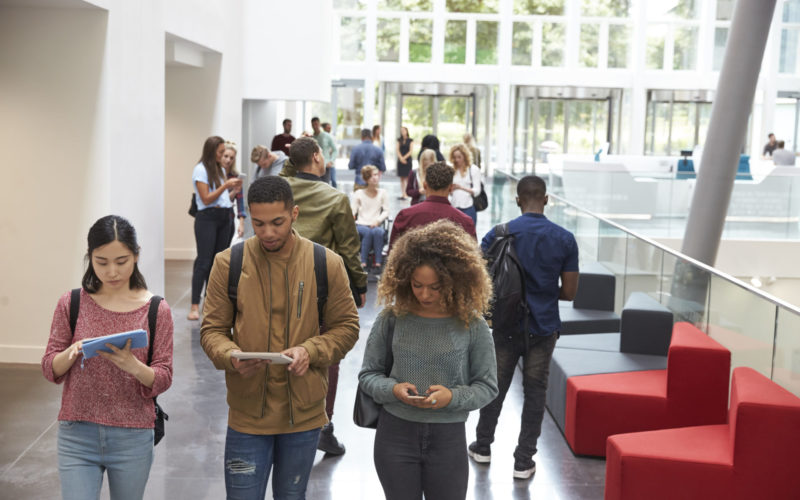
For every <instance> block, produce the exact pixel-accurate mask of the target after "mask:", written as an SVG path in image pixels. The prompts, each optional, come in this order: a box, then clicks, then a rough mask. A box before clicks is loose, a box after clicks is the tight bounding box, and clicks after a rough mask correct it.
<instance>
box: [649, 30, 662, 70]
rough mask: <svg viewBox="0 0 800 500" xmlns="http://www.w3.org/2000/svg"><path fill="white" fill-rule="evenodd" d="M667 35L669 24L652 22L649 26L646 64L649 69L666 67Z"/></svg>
mask: <svg viewBox="0 0 800 500" xmlns="http://www.w3.org/2000/svg"><path fill="white" fill-rule="evenodd" d="M666 35H667V26H666V25H664V24H650V25H648V27H647V55H646V60H645V65H646V67H647V69H663V68H664V40H665V39H666Z"/></svg>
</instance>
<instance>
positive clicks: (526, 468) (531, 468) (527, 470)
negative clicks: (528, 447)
mask: <svg viewBox="0 0 800 500" xmlns="http://www.w3.org/2000/svg"><path fill="white" fill-rule="evenodd" d="M535 473H536V462H534V461H533V460H528V461H527V462H525V463H523V462H520V461H519V460H515V461H514V479H530V477H531V476H532V475H534V474H535Z"/></svg>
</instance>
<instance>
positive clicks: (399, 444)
mask: <svg viewBox="0 0 800 500" xmlns="http://www.w3.org/2000/svg"><path fill="white" fill-rule="evenodd" d="M373 457H374V460H375V470H376V471H377V472H378V479H380V481H381V486H382V487H383V493H384V495H386V499H387V500H400V499H403V500H405V499H409V500H411V499H414V500H418V499H421V498H422V494H423V493H425V498H430V499H435V500H450V499H452V500H463V499H464V498H465V497H466V496H467V481H468V479H469V465H468V464H467V462H468V460H467V436H466V432H465V431H464V422H456V423H450V424H426V423H421V422H411V421H409V420H404V419H402V418H398V417H395V416H394V415H392V414H391V413H389V412H387V411H386V410H381V413H380V417H379V418H378V429H377V431H376V433H375V447H374V450H373Z"/></svg>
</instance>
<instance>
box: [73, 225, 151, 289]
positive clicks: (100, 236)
mask: <svg viewBox="0 0 800 500" xmlns="http://www.w3.org/2000/svg"><path fill="white" fill-rule="evenodd" d="M86 239H87V241H88V243H89V249H88V250H87V251H86V260H87V262H88V263H89V265H88V267H87V268H86V273H85V274H84V275H83V282H82V285H83V289H84V290H86V291H87V292H89V293H97V292H98V291H100V287H101V286H103V282H102V281H100V278H98V277H97V274H96V273H95V272H94V267H92V252H94V251H95V249H97V248H99V247H101V246H103V245H107V244H109V243H111V242H112V241H119V242H120V243H122V244H123V245H125V246H126V247H128V249H129V250H130V251H131V252H133V255H134V257H138V256H139V244H138V243H137V242H136V230H135V229H134V228H133V226H132V225H131V223H130V222H128V220H127V219H125V218H124V217H120V216H119V215H106V216H105V217H102V218H100V219H97V222H95V223H94V224H93V225H92V227H91V228H90V229H89V236H87V238H86ZM128 286H129V287H130V289H131V290H137V289H140V290H141V289H147V283H146V282H145V281H144V276H142V273H141V272H139V264H138V263H136V262H134V264H133V274H131V279H130V282H129V283H128Z"/></svg>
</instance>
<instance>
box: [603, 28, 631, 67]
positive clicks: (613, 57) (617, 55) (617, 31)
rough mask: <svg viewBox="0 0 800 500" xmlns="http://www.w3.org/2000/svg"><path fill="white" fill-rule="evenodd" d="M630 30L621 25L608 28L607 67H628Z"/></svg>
mask: <svg viewBox="0 0 800 500" xmlns="http://www.w3.org/2000/svg"><path fill="white" fill-rule="evenodd" d="M629 40H630V28H628V27H627V26H624V25H621V24H610V25H609V26H608V67H609V68H627V67H628V45H629V44H630V42H629Z"/></svg>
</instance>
